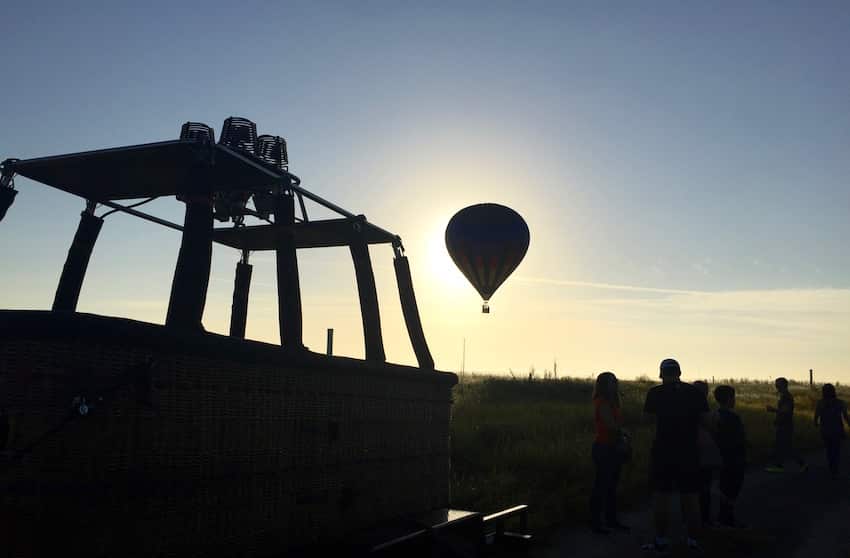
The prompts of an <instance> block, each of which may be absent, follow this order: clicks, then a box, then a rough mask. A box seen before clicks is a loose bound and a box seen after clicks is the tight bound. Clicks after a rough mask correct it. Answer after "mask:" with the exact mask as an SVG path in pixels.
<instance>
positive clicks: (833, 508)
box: [530, 444, 850, 558]
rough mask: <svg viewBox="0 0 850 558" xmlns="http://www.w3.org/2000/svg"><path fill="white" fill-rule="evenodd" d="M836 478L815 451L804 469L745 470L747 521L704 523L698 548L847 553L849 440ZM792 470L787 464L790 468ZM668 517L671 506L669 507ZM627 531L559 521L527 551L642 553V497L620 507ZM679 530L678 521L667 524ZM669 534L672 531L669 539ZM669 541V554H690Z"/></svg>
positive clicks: (794, 554) (748, 553) (645, 523)
mask: <svg viewBox="0 0 850 558" xmlns="http://www.w3.org/2000/svg"><path fill="white" fill-rule="evenodd" d="M843 455H844V457H845V459H844V466H843V471H842V474H843V476H842V479H841V480H838V481H835V480H832V479H831V478H830V477H829V474H828V473H827V469H826V463H825V460H824V457H823V453H822V452H819V453H814V454H811V455H810V456H809V459H810V460H809V463H810V466H811V468H810V469H809V471H808V472H807V473H798V472H788V473H782V474H771V473H765V472H763V471H761V470H752V471H750V473H749V474H748V475H747V479H746V481H745V484H744V490H743V492H742V494H741V500H740V505H739V508H738V509H739V514H738V515H739V517H740V520H741V521H743V522H745V523H747V524H748V525H750V528H748V529H721V528H718V529H710V530H706V533H705V534H704V536H703V538H702V539H701V543H702V545H703V547H704V550H705V553H704V556H718V557H723V558H735V557H739V556H740V557H747V558H751V557H752V558H759V557H764V558H783V557H784V558H798V557H799V558H803V557H810V556H816V557H817V558H833V557H836V558H850V447H848V445H847V444H845V447H844V454H843ZM791 471H795V469H791ZM673 516H674V518H678V517H679V514H678V513H674V514H673ZM623 520H624V522H626V523H628V524H629V525H630V526H632V532H631V533H628V534H612V535H607V536H605V535H603V536H600V535H594V534H593V533H591V532H590V531H589V529H587V528H586V527H585V526H581V527H575V526H572V527H566V528H562V529H560V530H556V531H554V532H552V533H549V534H548V535H545V536H543V537H542V538H540V539H539V540H538V541H537V544H536V545H535V548H534V549H533V550H532V552H531V553H530V555H531V556H533V557H535V558H554V557H559V558H561V557H577V558H597V557H598V558H602V557H612V558H616V557H621V556H622V557H634V556H642V555H644V553H643V552H642V551H641V550H640V546H641V544H643V543H645V542H647V541H649V540H650V539H651V536H652V528H651V523H650V513H649V503H646V504H645V505H644V506H643V508H642V509H640V510H636V511H632V512H630V513H626V514H624V515H623ZM675 531H678V532H681V525H677V526H676V527H675V528H674V532H675ZM674 540H675V539H674ZM692 555H693V554H690V553H688V552H687V551H685V549H684V548H681V547H674V552H673V553H672V554H671V556H692Z"/></svg>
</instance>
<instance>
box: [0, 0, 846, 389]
mask: <svg viewBox="0 0 850 558" xmlns="http://www.w3.org/2000/svg"><path fill="white" fill-rule="evenodd" d="M10 4H11V5H6V8H5V9H4V14H3V18H2V19H0V53H2V60H3V66H4V68H3V69H4V71H3V74H2V75H3V77H2V83H3V86H2V88H0V101H2V102H0V116H2V120H0V159H5V158H7V157H17V158H29V157H37V156H44V155H53V154H59V153H69V152H75V151H82V150H87V149H97V148H105V147H113V146H120V145H130V144H138V143H145V142H151V141H161V140H167V139H174V138H177V137H178V136H179V132H180V126H181V125H182V124H183V122H186V121H200V122H206V123H207V124H209V125H211V126H213V127H214V128H215V130H216V133H218V132H219V131H220V129H221V123H222V122H223V120H224V119H225V118H227V117H228V116H242V117H246V118H250V119H251V120H253V121H255V122H256V123H257V125H258V130H259V132H260V133H271V134H275V135H282V136H284V137H286V138H287V141H288V144H289V154H290V170H291V171H292V172H293V173H295V174H297V175H298V176H300V177H301V180H302V185H303V186H304V187H306V188H307V189H309V190H311V191H313V192H315V193H316V194H319V195H320V196H323V197H325V198H327V199H329V200H332V201H333V202H335V203H337V204H339V205H341V206H342V207H345V208H347V209H349V210H350V211H352V212H353V213H358V214H359V213H363V214H365V215H366V216H367V218H368V219H369V220H370V221H371V222H373V223H375V224H377V225H379V226H381V227H383V228H386V229H388V230H390V231H393V232H394V233H397V234H399V235H400V236H401V237H402V239H403V240H404V245H405V248H406V250H407V255H408V257H409V258H410V260H411V266H412V273H413V280H414V286H415V288H416V295H417V298H418V301H419V306H420V311H421V314H422V321H423V326H424V329H425V334H426V338H427V339H428V342H429V344H430V348H431V351H432V353H433V354H434V358H435V361H436V364H437V366H438V368H440V369H442V370H449V371H458V370H459V369H460V368H461V367H462V366H463V367H464V368H465V370H466V371H468V372H470V371H472V372H485V371H486V372H493V373H499V374H509V373H513V374H516V375H519V374H526V375H527V374H528V372H529V370H531V369H534V370H535V373H536V374H543V373H544V371H547V370H549V371H551V370H552V369H553V368H554V366H555V363H556V362H557V370H558V374H559V375H561V376H565V375H571V376H589V375H592V374H596V373H598V372H600V371H603V370H613V371H614V372H615V373H617V374H618V375H619V376H621V377H625V378H630V377H635V376H638V375H642V374H647V375H650V376H655V374H656V371H657V367H658V363H659V362H660V361H661V360H662V359H664V358H666V357H674V358H677V359H679V361H680V362H681V365H682V369H683V374H684V377H685V378H686V379H688V378H689V379H696V378H711V377H716V378H726V377H748V378H763V379H768V378H774V377H777V376H780V375H781V376H786V377H789V378H796V379H803V378H807V377H808V370H809V369H814V370H815V377H816V379H818V380H821V381H827V380H833V381H844V382H850V343H848V339H850V260H849V259H848V250H847V247H846V239H847V238H848V237H850V219H848V211H850V186H849V185H848V178H850V156H848V154H847V153H848V148H850V110H848V104H847V99H850V3H847V2H802V1H801V2H757V1H752V2H704V3H697V2H654V1H650V2H641V3H638V2H605V3H598V2H528V3H509V2H505V3H503V2H486V3H485V2H453V3H442V2H428V3H424V2H303V3H301V2H293V3H287V2H215V1H206V2H144V3H142V2H106V1H103V2H87V1H82V2H74V3H67V2H57V3H49V2H48V3H45V2H37V1H35V2H25V3H23V2H22V3H15V2H11V3H10ZM17 188H18V189H19V190H20V194H19V195H18V197H17V201H16V203H15V205H14V206H13V207H12V208H11V209H10V211H9V214H8V215H7V217H6V219H5V220H4V221H3V223H2V224H0V261H2V262H3V264H2V266H0V284H1V285H3V287H2V289H0V307H2V308H38V309H46V308H49V307H50V305H51V303H52V299H53V294H54V290H55V286H56V283H57V280H58V277H59V274H60V272H61V270H62V265H63V262H64V258H65V255H66V253H67V249H68V247H69V245H70V241H71V238H72V236H73V233H74V230H75V228H76V225H77V222H78V219H79V212H80V211H81V210H82V209H83V203H82V201H81V200H79V199H77V198H74V197H73V196H70V195H68V194H65V193H63V192H60V191H58V190H54V189H52V188H48V187H46V186H43V185H40V184H37V183H34V182H32V181H29V180H26V179H18V180H17ZM482 202H494V203H501V204H504V205H507V206H510V207H512V208H514V209H515V210H516V211H518V212H519V213H520V214H521V215H522V216H523V217H524V218H525V220H526V221H527V223H528V225H529V228H530V231H531V245H530V248H529V251H528V254H527V255H526V258H525V260H524V261H523V262H522V264H521V265H520V266H519V268H518V269H517V270H516V271H515V272H514V274H513V275H512V277H511V278H510V279H509V280H508V281H507V282H506V283H505V284H504V285H503V286H502V287H501V288H500V289H499V291H497V293H496V294H495V296H494V297H493V298H492V300H491V309H492V310H491V313H490V314H489V315H483V314H481V312H480V299H479V297H478V295H477V293H476V292H475V290H474V289H473V288H472V287H471V286H470V285H469V284H468V283H467V282H466V280H465V279H464V278H463V276H462V275H461V274H460V272H459V271H458V270H457V269H456V268H455V267H454V265H453V263H452V262H451V260H450V259H449V257H448V255H447V254H446V251H445V245H444V236H443V234H444V230H445V226H446V224H447V223H448V220H449V219H450V218H451V216H452V215H453V214H454V213H455V212H456V211H458V210H460V209H461V208H463V207H465V206H467V205H471V204H474V203H482ZM148 207H149V209H150V210H151V211H152V212H155V213H157V214H158V215H160V216H163V217H166V218H170V219H172V220H175V221H178V222H179V221H181V220H182V217H183V208H182V204H180V203H178V202H176V201H175V200H174V199H173V198H172V199H169V200H157V201H156V202H154V203H152V204H149V206H148ZM309 209H310V211H311V212H313V213H312V215H315V216H320V215H322V213H321V212H318V211H317V210H316V208H309ZM179 243H180V237H179V233H176V232H174V231H171V230H167V229H163V228H160V227H157V226H155V225H152V224H150V223H146V222H142V221H139V220H136V219H133V218H131V217H128V216H125V215H120V214H115V215H112V216H110V217H107V219H106V222H105V225H104V227H103V230H102V232H101V235H100V238H99V241H98V244H97V246H96V247H95V251H94V254H93V256H92V260H91V264H90V266H89V272H88V275H87V277H86V282H85V284H84V286H83V291H82V295H81V298H80V303H79V306H78V310H79V311H82V312H94V313H100V314H106V315H116V316H124V317H129V318H134V319H139V320H145V321H151V322H155V323H162V322H163V321H164V318H165V311H166V308H167V303H168V294H169V291H170V285H171V278H172V275H173V269H174V263H175V261H176V256H177V250H178V248H179ZM371 254H372V259H373V264H374V266H375V275H376V281H377V285H378V290H379V302H380V308H381V319H382V325H383V329H384V342H385V345H386V350H387V356H388V359H389V360H391V361H393V362H400V363H406V364H413V363H415V358H414V356H413V351H412V349H411V348H410V343H409V340H408V338H407V333H406V331H405V329H404V323H403V319H402V316H401V310H400V307H399V303H398V293H397V290H396V286H395V284H394V276H393V271H392V251H391V249H390V248H389V247H387V246H377V247H372V249H371ZM238 258H239V254H238V253H236V251H234V250H232V249H226V248H221V247H218V246H217V247H216V248H215V250H214V258H213V269H212V274H211V282H210V290H209V295H208V298H207V306H206V311H205V314H204V326H205V327H206V328H207V329H208V330H210V331H216V332H226V331H227V330H228V323H229V310H230V297H231V290H232V285H233V272H234V267H235V264H236V262H237V260H238ZM251 261H252V263H253V264H254V282H253V284H252V291H251V300H250V306H249V315H248V332H247V334H248V337H250V338H253V339H258V340H263V341H268V342H277V341H278V340H279V333H278V326H277V306H276V304H277V302H276V295H275V287H274V284H275V271H274V257H273V255H272V254H269V253H257V254H254V255H253V256H252V260H251ZM299 266H300V273H301V278H302V283H301V284H302V289H303V292H302V296H303V300H304V337H305V343H306V344H307V345H308V346H309V347H310V348H311V349H312V350H316V351H319V352H322V351H324V348H325V335H326V329H327V328H334V330H335V342H334V349H335V353H337V354H346V355H351V356H355V357H360V358H362V356H363V353H364V350H363V334H362V326H361V322H360V313H359V307H358V303H357V290H356V284H355V282H354V270H353V267H352V264H351V260H350V256H349V254H348V251H347V250H346V249H334V248H331V249H322V250H313V251H299ZM464 343H465V346H466V353H465V361H464V360H463V347H464Z"/></svg>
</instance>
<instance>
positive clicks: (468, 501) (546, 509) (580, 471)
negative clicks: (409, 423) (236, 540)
mask: <svg viewBox="0 0 850 558" xmlns="http://www.w3.org/2000/svg"><path fill="white" fill-rule="evenodd" d="M720 383H728V384H731V385H733V386H734V387H735V391H736V399H737V408H736V410H737V411H738V413H739V414H740V415H741V418H742V419H743V421H744V425H745V427H746V429H747V436H748V439H749V442H750V445H751V447H750V450H749V456H748V457H749V459H750V461H751V462H752V463H762V462H765V461H766V459H767V458H768V457H769V456H770V454H771V451H772V447H773V434H774V430H773V415H771V414H770V413H767V412H766V411H765V406H766V405H768V404H774V405H775V403H776V392H775V390H774V388H773V384H772V383H768V382H756V381H731V380H729V381H727V380H724V381H719V382H717V384H712V385H711V386H710V389H712V390H713V388H714V385H718V384H720ZM655 384H656V382H654V381H650V380H648V379H644V380H637V381H621V383H620V389H621V393H622V402H623V418H624V422H625V427H626V428H627V429H628V430H629V431H630V432H631V433H632V434H633V444H634V456H633V459H632V461H631V462H630V463H629V464H628V465H626V466H625V468H624V469H623V474H622V478H621V481H620V497H621V499H622V505H623V506H624V508H628V507H630V506H634V505H636V504H638V503H640V502H642V501H644V500H645V499H646V498H647V497H648V495H649V493H648V488H647V478H648V473H647V467H648V457H649V447H650V444H651V442H652V437H653V433H654V424H653V423H652V422H651V421H647V420H646V419H645V418H644V417H643V413H642V411H643V401H644V397H645V395H646V392H647V390H648V389H649V388H650V387H652V386H653V385H655ZM592 389H593V385H592V382H591V380H584V379H575V378H564V379H533V380H532V381H529V380H528V379H527V378H523V379H514V378H504V377H490V376H469V375H466V376H465V377H464V378H463V380H462V382H461V383H460V384H459V385H458V386H457V387H455V391H454V406H453V411H452V413H453V415H452V477H451V483H452V486H451V488H452V506H453V507H455V508H460V509H471V510H476V511H482V512H485V513H490V512H493V511H497V510H500V509H503V508H506V507H509V506H512V505H515V504H519V503H526V504H529V505H530V506H531V511H532V513H531V515H530V520H531V526H532V528H537V529H540V528H547V527H551V526H552V525H555V524H558V523H561V522H565V521H586V517H587V502H588V499H589V496H590V487H591V485H592V482H593V465H592V462H591V458H590V448H591V444H592V442H593V415H592V406H591V404H590V399H591V392H592ZM839 391H841V390H840V389H839ZM791 392H792V393H793V394H794V399H795V427H796V430H795V440H794V442H795V447H796V448H797V449H800V450H809V449H813V448H816V447H820V438H819V435H818V432H817V430H816V429H815V428H814V427H813V426H812V416H813V413H814V407H815V404H816V403H817V401H818V399H819V397H820V390H817V391H813V390H810V389H809V388H808V386H803V385H799V384H793V383H792V385H791ZM847 395H848V393H846V389H845V393H844V395H843V396H844V397H845V398H846V396H847ZM839 397H842V395H841V393H839Z"/></svg>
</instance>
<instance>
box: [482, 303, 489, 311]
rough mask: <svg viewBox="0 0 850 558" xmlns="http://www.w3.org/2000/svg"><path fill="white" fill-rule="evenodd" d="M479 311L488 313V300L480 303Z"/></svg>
mask: <svg viewBox="0 0 850 558" xmlns="http://www.w3.org/2000/svg"><path fill="white" fill-rule="evenodd" d="M481 313H482V314H489V313H490V303H489V302H485V303H484V304H482V305H481Z"/></svg>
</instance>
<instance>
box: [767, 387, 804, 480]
mask: <svg viewBox="0 0 850 558" xmlns="http://www.w3.org/2000/svg"><path fill="white" fill-rule="evenodd" d="M773 385H774V386H776V391H777V392H778V393H779V401H778V402H777V405H776V407H774V406H772V405H768V406H767V410H768V412H770V413H776V420H775V421H774V425H775V427H776V443H775V445H774V460H775V464H774V465H772V466H770V467H766V468H765V471H768V472H770V473H783V472H785V461H787V460H788V459H793V460H794V461H796V462H797V464H798V465H799V466H800V470H801V471H806V470H807V469H808V468H809V466H808V465H806V462H805V460H804V459H803V458H802V457H801V456H800V455H799V454H797V453H795V452H794V446H793V445H794V396H793V395H791V392H790V391H788V380H786V379H785V378H776V381H775V382H773Z"/></svg>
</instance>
